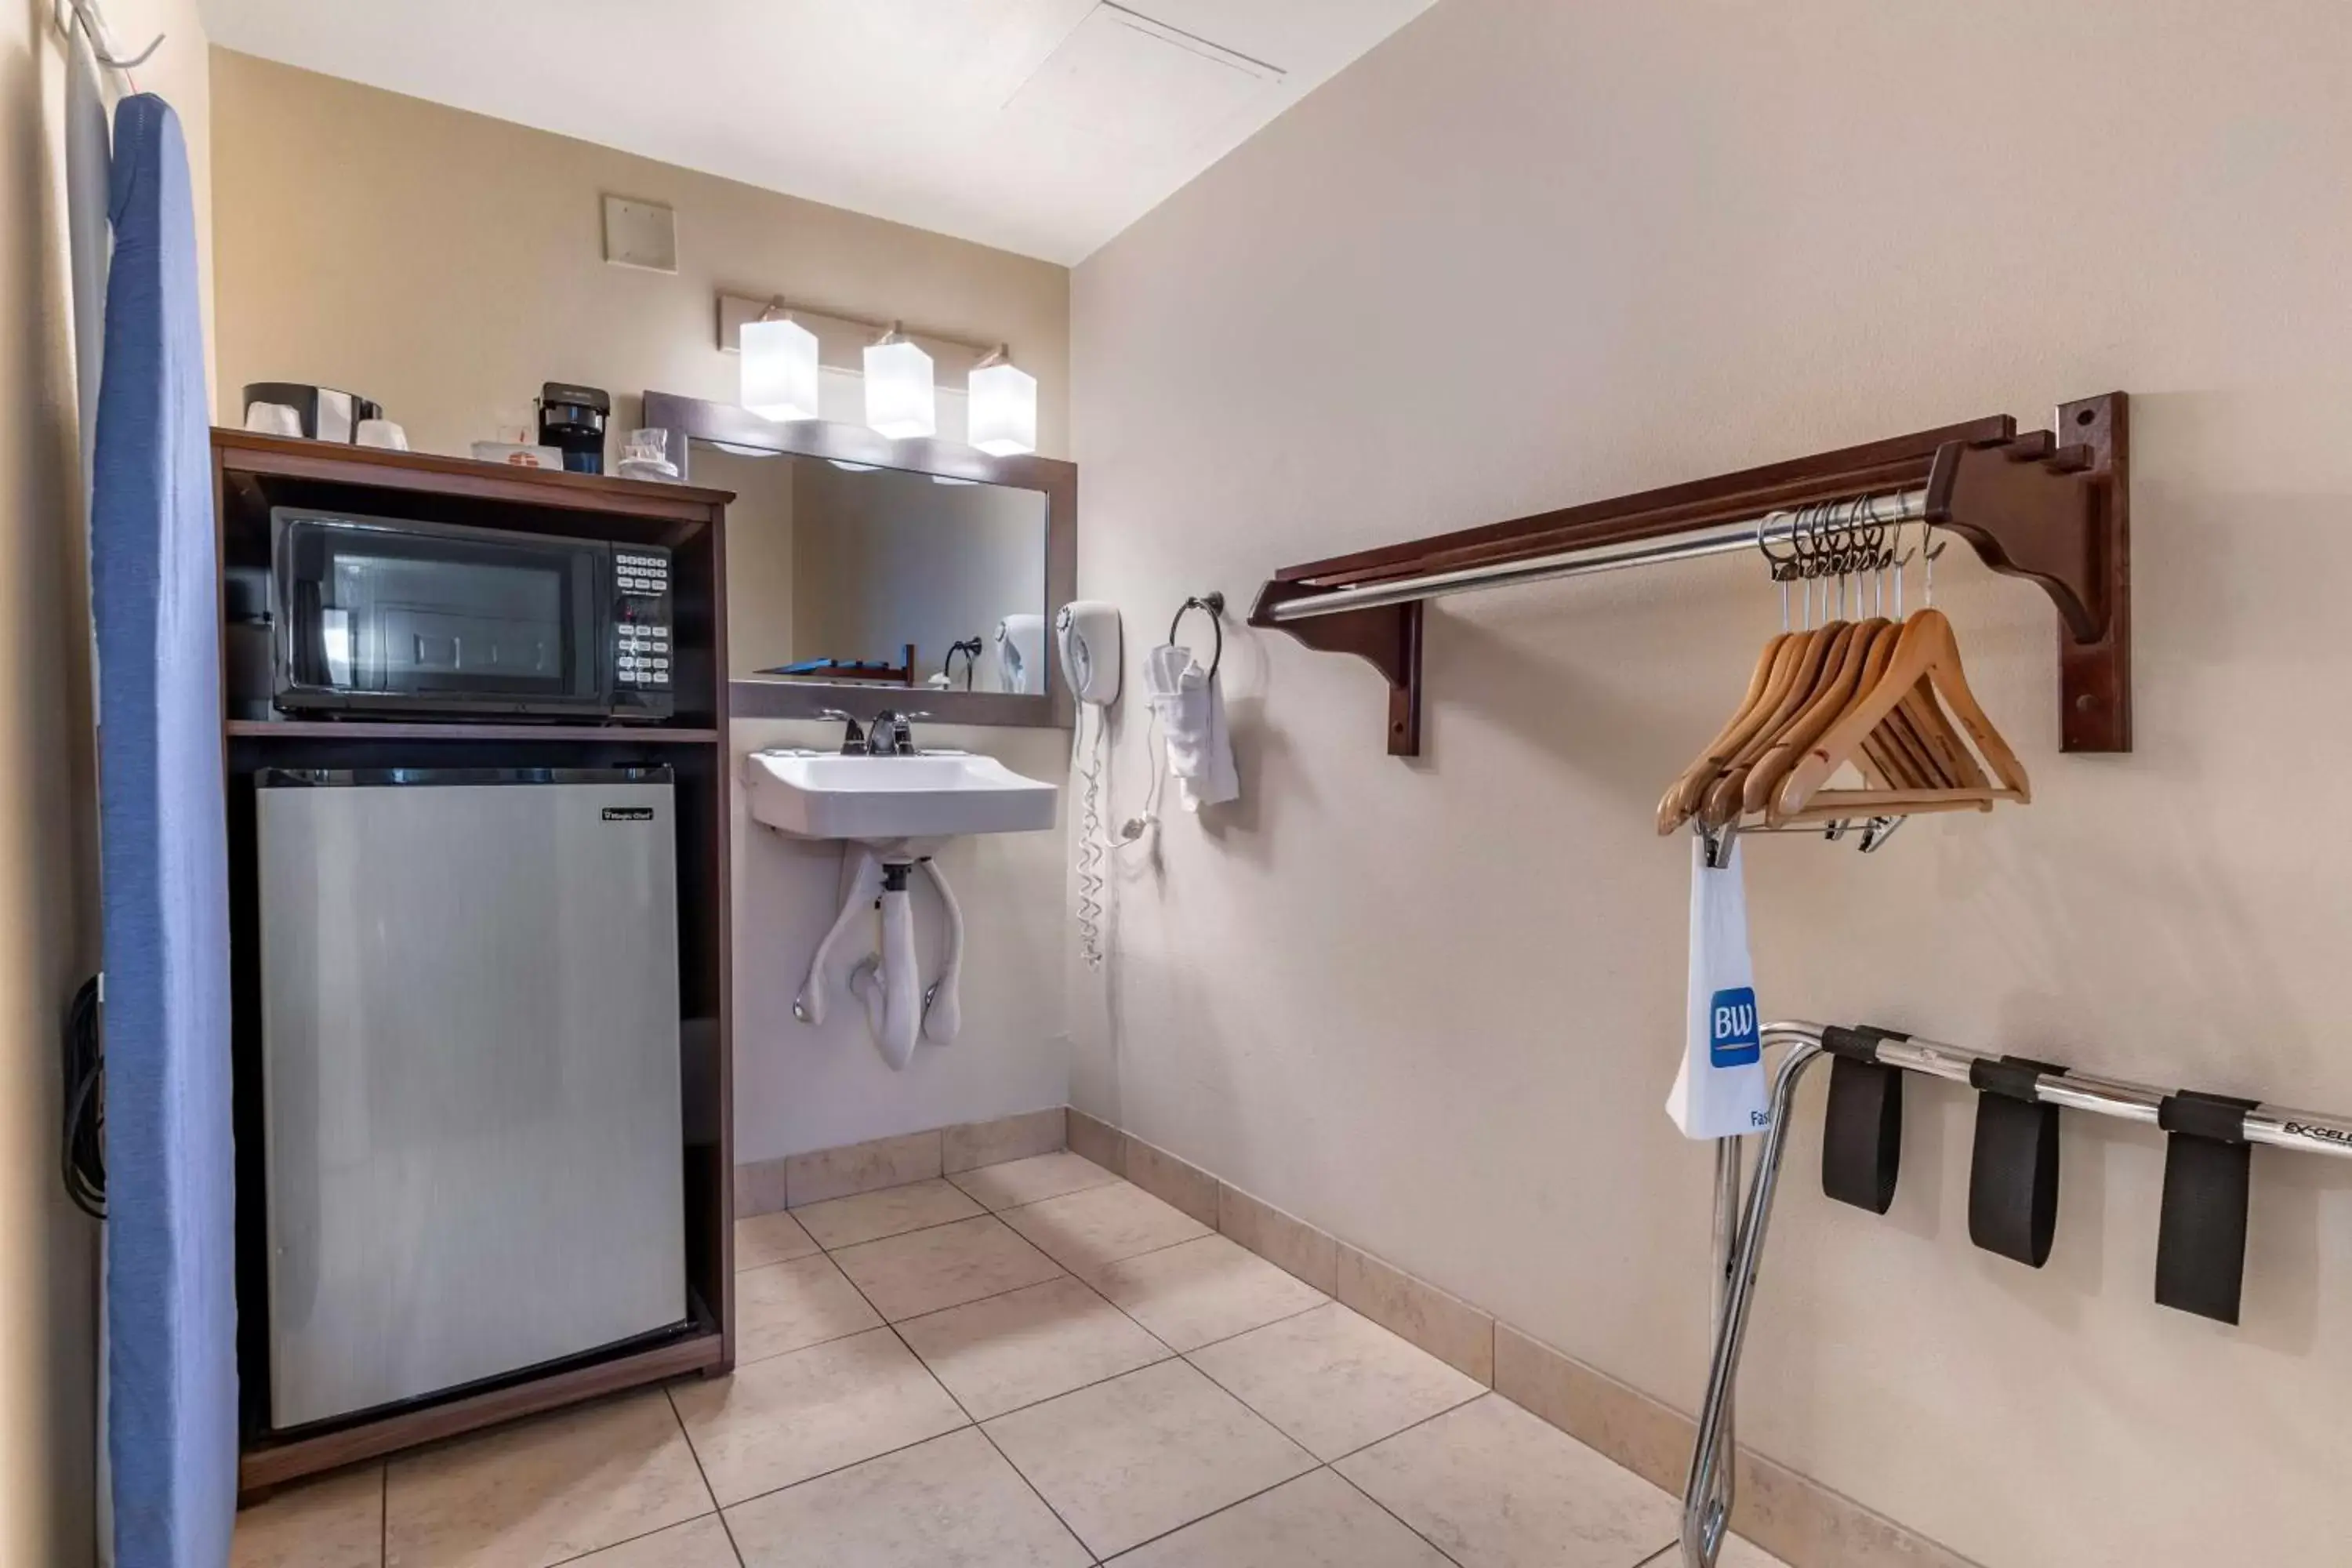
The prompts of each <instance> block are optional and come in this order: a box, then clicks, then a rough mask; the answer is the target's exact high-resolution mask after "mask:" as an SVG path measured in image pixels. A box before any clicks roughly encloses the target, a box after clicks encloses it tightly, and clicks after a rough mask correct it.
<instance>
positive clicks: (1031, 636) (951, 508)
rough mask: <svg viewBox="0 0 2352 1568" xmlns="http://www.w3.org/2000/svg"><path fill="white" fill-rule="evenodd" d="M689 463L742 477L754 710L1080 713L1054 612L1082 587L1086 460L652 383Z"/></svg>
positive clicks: (955, 715)
mask: <svg viewBox="0 0 2352 1568" xmlns="http://www.w3.org/2000/svg"><path fill="white" fill-rule="evenodd" d="M645 420H646V424H647V425H649V426H658V427H661V428H664V429H667V430H668V431H669V432H670V450H671V451H672V452H673V453H678V454H683V457H684V462H685V467H686V472H687V478H688V479H689V480H690V481H691V482H692V483H695V484H697V485H708V486H711V487H714V488H716V489H725V490H731V491H733V492H734V494H735V500H734V503H733V504H732V505H730V507H729V508H728V512H727V540H726V546H727V621H728V624H727V652H728V669H729V691H728V697H729V706H730V710H732V712H733V713H734V714H735V715H736V716H738V717H750V718H806V717H813V716H815V715H817V714H819V713H822V712H824V711H825V710H845V711H847V712H850V713H854V714H856V715H858V716H859V717H861V718H864V717H868V716H870V715H872V714H874V713H876V712H878V711H879V710H882V709H885V708H891V709H896V710H899V711H901V712H905V711H908V710H913V711H917V712H921V713H926V714H928V715H929V717H930V719H931V721H933V722H937V723H961V724H1015V725H1018V724H1028V725H1053V724H1067V723H1068V722H1069V721H1070V712H1071V709H1070V700H1069V693H1068V689H1067V688H1066V685H1065V683H1064V682H1063V679H1062V674H1061V670H1060V668H1058V665H1057V664H1056V661H1055V658H1054V655H1053V637H1052V632H1051V626H1052V616H1053V613H1054V610H1055V607H1056V606H1058V605H1063V604H1066V603H1067V602H1068V601H1069V599H1070V598H1071V597H1072V596H1073V594H1074V593H1075V590H1076V583H1075V577H1076V570H1075V568H1076V518H1075V515H1074V513H1075V507H1076V489H1077V484H1076V480H1077V470H1076V467H1075V466H1074V465H1072V464H1069V463H1064V462H1059V461H1056V460H1055V459H1052V458H1034V457H1016V458H995V457H991V456H989V455H988V454H987V453H984V452H982V451H979V450H977V449H975V448H972V447H965V446H962V445H961V444H958V443H953V442H943V441H924V440H891V439H889V438H887V437H883V436H880V435H877V434H876V433H875V432H874V431H871V430H868V429H866V428H865V427H864V426H854V425H840V424H833V423H829V422H826V421H822V420H802V421H794V422H791V423H778V422H776V421H773V420H769V419H764V418H761V417H760V416H757V415H753V414H750V413H747V412H746V411H744V410H742V409H740V408H737V407H733V406H731V405H726V404H719V403H712V402H709V401H707V400H704V399H700V398H687V397H678V396H674V395H667V394H663V393H647V394H646V412H645Z"/></svg>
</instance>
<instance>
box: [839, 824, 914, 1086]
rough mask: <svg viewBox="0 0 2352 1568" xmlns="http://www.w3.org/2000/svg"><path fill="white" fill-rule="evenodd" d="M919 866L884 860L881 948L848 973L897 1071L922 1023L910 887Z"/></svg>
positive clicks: (909, 1054) (908, 1055)
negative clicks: (909, 880)
mask: <svg viewBox="0 0 2352 1568" xmlns="http://www.w3.org/2000/svg"><path fill="white" fill-rule="evenodd" d="M912 869H913V866H912V865H910V864H909V863H908V862H907V861H904V860H885V861H884V862H882V900H881V909H882V951H881V952H879V953H876V954H872V955H870V956H868V957H866V958H865V959H862V960H860V961H859V963H858V965H857V967H856V968H855V969H853V970H851V971H850V972H849V989H850V990H851V991H852V992H854V993H856V994H857V995H858V996H860V997H862V998H863V999H864V1000H865V1003H866V1024H867V1025H868V1026H870V1027H871V1028H872V1029H873V1031H874V1044H875V1045H876V1046H877V1047H879V1048H880V1050H881V1052H882V1059H883V1060H884V1061H886V1062H888V1063H889V1064H890V1068H891V1070H892V1071H894V1072H904V1071H905V1070H906V1068H907V1064H908V1062H910V1061H912V1060H913V1059H914V1057H915V1039H916V1037H917V1036H918V1035H919V1034H920V1033H921V1032H922V1027H923V977H922V973H921V971H920V970H919V968H918V966H917V964H916V960H915V901H914V895H913V892H912V891H911V890H910V889H908V886H907V873H908V871H910V870H912Z"/></svg>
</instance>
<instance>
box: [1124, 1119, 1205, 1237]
mask: <svg viewBox="0 0 2352 1568" xmlns="http://www.w3.org/2000/svg"><path fill="white" fill-rule="evenodd" d="M1127 1179H1128V1180H1129V1181H1130V1182H1133V1183H1134V1184H1136V1185H1137V1186H1139V1187H1141V1188H1142V1189H1143V1190H1144V1191H1145V1192H1147V1193H1150V1194H1151V1195H1152V1196H1153V1197H1155V1198H1158V1199H1159V1200H1160V1202H1162V1203H1164V1204H1167V1205H1169V1206H1170V1207H1171V1208H1176V1209H1180V1210H1181V1211H1182V1212H1184V1213H1185V1214H1187V1215H1191V1216H1192V1218H1194V1219H1196V1220H1199V1221H1200V1222H1201V1223H1202V1225H1205V1226H1208V1227H1209V1228H1210V1229H1212V1230H1214V1229H1215V1228H1216V1226H1217V1189H1218V1187H1219V1186H1220V1185H1222V1184H1221V1183H1220V1182H1219V1181H1218V1180H1217V1178H1216V1177H1214V1176H1213V1175H1211V1174H1209V1173H1208V1172H1206V1171H1204V1170H1202V1169H1201V1167H1200V1166H1198V1165H1195V1164H1193V1163H1191V1162H1190V1161H1187V1160H1180V1159H1178V1158H1177V1157H1176V1156H1175V1155H1173V1154H1171V1153H1170V1152H1168V1151H1167V1150H1165V1149H1162V1148H1160V1147H1159V1146H1158V1145H1157V1144H1152V1143H1146V1142H1144V1141H1143V1140H1142V1139H1140V1138H1137V1137H1134V1136H1132V1135H1129V1138H1128V1140H1127Z"/></svg>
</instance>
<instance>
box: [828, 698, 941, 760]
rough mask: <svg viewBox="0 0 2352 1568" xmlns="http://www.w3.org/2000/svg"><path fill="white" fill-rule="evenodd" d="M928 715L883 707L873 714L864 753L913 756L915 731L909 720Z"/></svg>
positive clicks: (923, 717) (885, 755)
mask: <svg viewBox="0 0 2352 1568" xmlns="http://www.w3.org/2000/svg"><path fill="white" fill-rule="evenodd" d="M929 717H930V715H929V714H928V713H901V712H899V711H898V710H896V709H892V708H885V709H884V710H882V711H881V712H879V713H877V714H876V715H874V722H873V724H872V725H871V726H870V727H869V728H868V729H867V731H866V753H867V754H868V755H869V756H876V757H889V756H898V757H911V756H913V755H914V754H915V731H914V726H913V725H912V723H911V722H909V721H912V720H916V719H928V718H929ZM845 743H846V742H845Z"/></svg>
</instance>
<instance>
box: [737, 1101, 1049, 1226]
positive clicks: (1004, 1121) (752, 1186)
mask: <svg viewBox="0 0 2352 1568" xmlns="http://www.w3.org/2000/svg"><path fill="white" fill-rule="evenodd" d="M1069 1114H1070V1115H1071V1116H1075V1115H1076V1112H1075V1111H1073V1112H1070V1113H1069ZM1066 1128H1067V1124H1066V1119H1065V1114H1064V1112H1063V1110H1062V1108H1061V1107H1060V1106H1058V1105H1055V1106H1049V1107H1047V1108H1046V1109H1045V1110H1024V1111H1022V1112H1020V1113H1018V1114H1016V1115H1013V1116H1000V1117H997V1118H995V1119H994V1120H992V1121H959V1122H956V1123H955V1124H954V1125H952V1126H948V1127H934V1128H930V1129H929V1130H928V1131H921V1132H907V1133H901V1134H899V1135H898V1136H896V1137H890V1138H872V1139H868V1140H867V1141H866V1142H863V1143H844V1144H841V1145H838V1146H837V1147H835V1148H831V1149H812V1150H809V1151H808V1152H805V1153H800V1154H787V1155H785V1156H783V1157H782V1159H777V1160H755V1161H751V1162H748V1163H744V1164H740V1165H738V1166H736V1167H735V1217H736V1218H737V1219H750V1218H751V1217H752V1216H753V1215H763V1214H773V1213H775V1212H776V1211H777V1210H778V1209H785V1208H802V1207H804V1206H806V1205H809V1204H815V1203H823V1202H824V1201H825V1200H826V1199H828V1198H845V1197H854V1196H855V1195H856V1194H859V1193H870V1192H874V1191H876V1190H877V1189H879V1188H882V1187H899V1186H904V1185H906V1184H908V1183H909V1182H921V1181H929V1179H930V1178H932V1177H934V1176H941V1175H945V1174H947V1173H949V1172H950V1171H969V1170H971V1169H973V1168H974V1167H976V1166H980V1165H994V1164H999V1163H1003V1162H1004V1161H1007V1160H1021V1159H1025V1158H1027V1157H1028V1156H1030V1155H1032V1154H1051V1153H1053V1152H1055V1151H1057V1150H1060V1149H1064V1148H1067V1147H1069V1146H1070V1145H1069V1136H1068V1132H1067V1130H1066Z"/></svg>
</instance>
